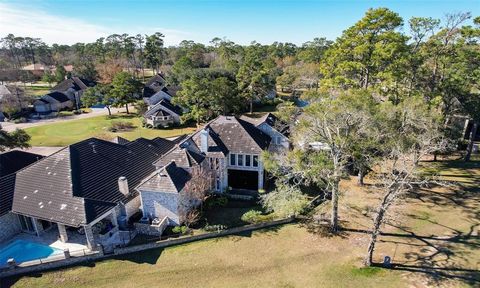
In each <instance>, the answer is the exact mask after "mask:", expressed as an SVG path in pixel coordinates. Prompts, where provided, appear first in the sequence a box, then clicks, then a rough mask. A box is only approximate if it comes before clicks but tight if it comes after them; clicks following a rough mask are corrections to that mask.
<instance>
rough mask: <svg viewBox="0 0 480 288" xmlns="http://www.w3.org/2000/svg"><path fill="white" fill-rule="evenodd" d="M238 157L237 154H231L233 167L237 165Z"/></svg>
mask: <svg viewBox="0 0 480 288" xmlns="http://www.w3.org/2000/svg"><path fill="white" fill-rule="evenodd" d="M236 157H237V155H236V154H230V165H232V166H235V165H236V162H235V160H236Z"/></svg>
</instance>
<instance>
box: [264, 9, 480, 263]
mask: <svg viewBox="0 0 480 288" xmlns="http://www.w3.org/2000/svg"><path fill="white" fill-rule="evenodd" d="M471 18H472V17H471V15H470V14H469V13H456V14H448V15H446V17H445V19H443V21H441V20H438V19H432V18H412V19H410V20H409V21H408V28H409V29H408V30H409V31H410V33H409V34H405V33H403V32H402V31H403V30H402V28H404V25H405V24H404V21H403V19H402V18H401V17H400V16H399V15H398V14H397V13H395V12H393V11H391V10H389V9H384V8H380V9H371V10H368V11H367V12H366V14H365V16H364V17H363V18H362V19H361V20H359V21H358V22H357V23H355V25H353V26H352V27H350V28H348V29H347V30H345V31H344V32H343V34H342V35H341V36H340V37H339V38H338V39H336V41H335V42H333V43H332V44H331V45H329V47H328V48H327V49H326V50H325V51H324V53H323V57H322V58H321V60H320V62H319V64H318V65H316V66H315V68H314V69H313V70H314V71H316V73H317V74H316V76H317V77H318V78H313V79H318V81H312V82H311V83H314V86H315V89H309V90H308V91H306V92H304V93H303V95H302V97H303V98H304V99H305V100H307V101H309V103H310V104H309V105H308V106H307V107H306V108H305V109H303V110H302V111H300V110H299V109H298V108H295V107H291V106H286V107H283V108H281V109H280V110H281V111H280V113H279V114H280V116H281V118H282V119H283V120H284V121H286V122H289V123H291V127H292V128H291V129H292V131H291V134H292V135H291V137H292V141H293V143H295V144H297V145H296V146H295V147H294V148H293V150H291V151H284V152H281V153H278V152H277V153H274V154H272V153H265V155H264V160H265V166H266V168H267V169H268V170H269V171H270V172H271V173H272V175H273V176H275V178H276V184H277V185H276V187H277V188H276V189H275V191H273V192H272V193H269V195H267V196H265V197H264V199H263V200H264V204H265V207H266V208H270V210H275V209H272V208H271V207H276V206H277V209H280V210H281V212H282V214H283V215H291V214H296V213H299V211H302V209H300V208H299V207H305V206H302V205H305V203H306V199H307V198H306V195H305V194H303V192H302V191H303V189H304V188H305V187H307V186H311V185H313V186H315V187H318V188H319V189H321V190H322V191H324V193H325V196H326V197H327V198H328V199H329V201H328V203H330V211H331V212H330V221H329V222H330V227H331V231H333V232H334V233H335V232H336V231H338V230H339V229H340V224H339V219H340V218H341V215H340V216H339V212H338V211H339V208H338V207H339V202H340V199H341V197H342V195H343V193H342V192H343V191H341V187H340V185H339V184H340V181H341V180H342V179H344V178H345V177H347V176H348V175H349V174H351V173H353V172H354V173H357V174H358V184H359V185H363V181H364V180H363V179H364V176H365V175H366V174H367V173H370V174H371V177H372V179H373V181H374V183H375V184H376V185H377V187H379V188H380V189H381V190H382V192H383V198H382V200H381V203H380V204H379V206H378V207H377V209H376V213H375V214H374V215H373V224H372V229H371V232H370V235H371V240H370V243H369V247H368V253H367V257H366V261H365V263H366V264H367V265H371V264H372V261H373V252H374V250H375V244H376V240H377V237H378V235H379V233H380V229H381V227H382V225H383V224H384V223H385V221H386V220H385V219H386V218H387V212H388V209H389V207H391V206H392V205H394V204H395V201H396V200H397V199H398V198H400V197H402V196H403V195H405V194H406V193H407V192H409V191H415V190H416V189H419V188H420V187H422V186H425V185H431V184H432V183H435V184H441V182H439V181H438V180H437V179H435V177H434V176H429V177H427V176H425V175H424V174H422V173H420V172H421V170H420V167H421V160H425V159H426V157H427V156H428V157H430V156H431V157H433V158H434V159H435V156H436V155H437V154H441V153H450V152H452V151H453V150H455V149H458V148H459V147H460V146H461V145H459V144H461V143H459V142H461V140H459V139H461V138H462V137H461V136H463V135H462V132H463V131H462V129H461V128H463V127H461V128H460V129H458V127H456V126H455V125H453V123H454V122H455V121H456V120H458V118H460V121H462V123H461V124H463V123H464V122H465V119H470V120H471V121H473V123H474V125H473V129H472V132H471V133H472V136H471V137H470V141H469V144H468V146H467V152H466V156H465V160H466V161H468V160H469V159H470V155H471V148H472V145H473V138H474V137H473V136H474V135H475V131H476V129H477V128H476V127H477V126H478V121H479V120H480V105H479V103H480V90H479V87H478V85H479V80H480V79H479V76H480V42H479V41H480V17H477V18H475V19H473V25H467V21H468V20H469V19H471ZM298 63H299V62H297V63H296V64H292V65H299V64H298ZM290 67H292V66H287V67H285V68H284V69H283V74H282V75H281V76H280V77H279V78H278V79H280V80H281V81H278V82H277V83H282V84H283V86H287V87H288V86H291V87H295V85H296V81H298V79H302V78H301V77H302V73H299V70H298V69H295V68H290ZM303 79H304V78H303ZM311 79H312V78H311ZM310 143H322V146H321V147H322V148H318V147H319V146H318V145H317V146H316V148H315V146H310V145H309V144H310ZM272 199H273V200H272ZM275 199H280V200H279V201H275ZM287 200H288V201H287ZM272 202H273V203H272ZM279 203H280V204H281V205H275V204H279Z"/></svg>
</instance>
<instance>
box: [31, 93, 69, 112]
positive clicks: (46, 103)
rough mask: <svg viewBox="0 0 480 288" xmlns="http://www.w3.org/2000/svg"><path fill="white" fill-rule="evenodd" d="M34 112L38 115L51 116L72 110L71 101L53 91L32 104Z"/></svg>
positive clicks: (62, 94)
mask: <svg viewBox="0 0 480 288" xmlns="http://www.w3.org/2000/svg"><path fill="white" fill-rule="evenodd" d="M33 107H34V108H35V112H37V113H38V114H39V115H45V116H48V115H51V114H55V113H58V112H60V111H62V110H66V109H73V107H74V104H73V101H72V100H71V99H70V98H68V97H67V95H65V94H64V93H62V92H57V91H53V92H50V93H48V94H46V95H43V96H42V97H41V98H40V99H37V100H35V102H33Z"/></svg>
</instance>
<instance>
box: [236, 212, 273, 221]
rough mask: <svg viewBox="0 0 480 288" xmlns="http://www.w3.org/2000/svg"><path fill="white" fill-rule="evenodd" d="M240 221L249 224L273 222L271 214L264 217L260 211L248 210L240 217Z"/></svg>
mask: <svg viewBox="0 0 480 288" xmlns="http://www.w3.org/2000/svg"><path fill="white" fill-rule="evenodd" d="M241 219H242V221H243V222H247V223H250V224H255V223H261V222H267V221H272V220H274V217H273V214H267V215H264V214H263V213H262V212H261V211H258V210H250V211H248V212H246V213H244V214H243V215H242V218H241Z"/></svg>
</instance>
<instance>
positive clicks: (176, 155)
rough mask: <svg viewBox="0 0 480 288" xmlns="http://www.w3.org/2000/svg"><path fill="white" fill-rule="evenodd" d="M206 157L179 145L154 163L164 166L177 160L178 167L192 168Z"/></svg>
mask: <svg viewBox="0 0 480 288" xmlns="http://www.w3.org/2000/svg"><path fill="white" fill-rule="evenodd" d="M204 159H205V156H203V155H201V154H199V153H197V152H194V151H190V150H188V149H186V148H181V147H180V146H178V145H177V146H175V148H173V149H172V150H170V151H169V152H167V153H166V154H165V155H163V156H162V157H161V158H160V159H159V160H158V161H156V162H154V165H155V166H156V167H163V166H166V165H168V164H170V163H171V162H175V164H176V165H177V166H178V167H183V168H191V167H193V166H196V165H198V164H200V163H202V162H203V160H204Z"/></svg>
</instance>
